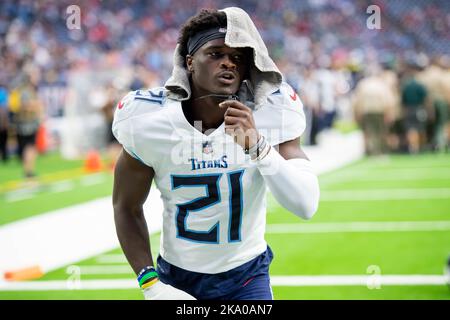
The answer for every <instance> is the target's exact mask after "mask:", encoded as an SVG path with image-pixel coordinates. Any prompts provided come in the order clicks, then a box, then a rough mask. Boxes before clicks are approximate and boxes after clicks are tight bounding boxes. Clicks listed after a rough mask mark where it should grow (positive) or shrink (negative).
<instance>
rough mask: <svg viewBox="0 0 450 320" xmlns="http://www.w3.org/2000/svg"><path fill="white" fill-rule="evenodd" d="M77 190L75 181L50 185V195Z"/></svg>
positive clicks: (63, 181) (64, 181)
mask: <svg viewBox="0 0 450 320" xmlns="http://www.w3.org/2000/svg"><path fill="white" fill-rule="evenodd" d="M74 188H75V182H74V181H73V180H62V181H58V182H55V183H52V184H50V185H49V188H48V192H49V193H59V192H66V191H69V190H72V189H74Z"/></svg>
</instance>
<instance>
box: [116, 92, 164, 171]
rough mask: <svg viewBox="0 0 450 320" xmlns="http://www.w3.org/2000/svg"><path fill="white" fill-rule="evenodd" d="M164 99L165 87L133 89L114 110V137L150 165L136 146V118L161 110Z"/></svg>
mask: <svg viewBox="0 0 450 320" xmlns="http://www.w3.org/2000/svg"><path fill="white" fill-rule="evenodd" d="M164 100H165V92H164V90H163V88H157V89H153V90H137V91H131V92H129V93H128V94H127V95H126V96H125V97H123V98H122V100H120V101H119V103H118V104H117V106H116V110H115V111H114V119H113V124H112V132H113V134H114V137H116V139H117V141H119V143H120V144H121V145H122V147H123V148H124V149H125V151H126V152H127V153H128V154H130V155H131V156H132V157H134V158H136V159H137V160H139V161H141V162H142V163H144V164H146V165H148V166H151V164H150V163H148V161H143V159H142V157H141V156H140V155H139V150H137V148H136V144H135V140H136V134H139V130H137V128H136V127H135V123H136V119H139V118H140V117H142V116H144V115H147V114H150V113H152V112H156V111H158V110H160V109H161V107H162V105H163V103H164Z"/></svg>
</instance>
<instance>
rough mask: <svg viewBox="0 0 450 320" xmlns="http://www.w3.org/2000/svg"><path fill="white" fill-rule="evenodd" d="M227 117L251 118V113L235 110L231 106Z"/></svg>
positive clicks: (226, 113)
mask: <svg viewBox="0 0 450 320" xmlns="http://www.w3.org/2000/svg"><path fill="white" fill-rule="evenodd" d="M225 116H235V117H241V118H249V117H250V116H251V113H250V112H248V111H246V110H242V109H237V108H234V107H233V106H231V107H229V108H228V109H227V111H225Z"/></svg>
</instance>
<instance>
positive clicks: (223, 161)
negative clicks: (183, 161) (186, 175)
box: [189, 156, 228, 170]
mask: <svg viewBox="0 0 450 320" xmlns="http://www.w3.org/2000/svg"><path fill="white" fill-rule="evenodd" d="M189 161H190V162H191V165H192V167H191V170H199V169H206V168H228V162H227V156H222V157H221V158H219V159H216V160H198V159H197V158H191V159H189Z"/></svg>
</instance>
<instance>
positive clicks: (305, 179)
mask: <svg viewBox="0 0 450 320" xmlns="http://www.w3.org/2000/svg"><path fill="white" fill-rule="evenodd" d="M257 166H258V168H259V170H260V172H261V174H262V175H263V177H264V180H265V182H266V183H267V185H268V187H269V190H270V191H271V192H272V194H273V195H274V197H275V199H277V201H278V202H279V203H280V204H281V205H282V206H283V207H285V208H286V209H288V210H289V211H291V212H292V213H294V214H295V215H297V216H299V217H301V218H303V219H310V218H312V216H313V215H314V214H315V212H316V211H317V208H318V206H319V196H320V191H319V182H318V179H317V176H316V175H315V174H314V172H313V171H312V168H311V165H310V163H309V161H308V160H306V159H290V160H286V159H284V158H283V157H282V156H281V155H280V154H279V153H278V152H277V151H276V150H275V149H274V148H271V150H270V152H269V153H268V154H267V156H265V157H264V158H263V159H262V160H260V161H257Z"/></svg>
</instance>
